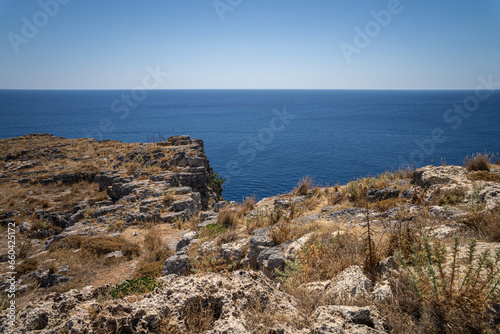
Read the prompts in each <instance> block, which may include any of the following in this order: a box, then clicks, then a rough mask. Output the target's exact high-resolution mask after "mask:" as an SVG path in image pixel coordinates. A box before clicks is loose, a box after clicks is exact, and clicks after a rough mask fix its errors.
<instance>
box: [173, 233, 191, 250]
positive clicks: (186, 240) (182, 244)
mask: <svg viewBox="0 0 500 334" xmlns="http://www.w3.org/2000/svg"><path fill="white" fill-rule="evenodd" d="M195 236H196V232H193V231H191V232H187V233H185V234H184V235H183V236H182V239H181V240H179V242H178V243H177V245H176V246H175V251H176V252H178V251H180V250H181V249H183V248H184V247H187V246H189V244H190V243H191V242H192V241H193V240H194V239H195Z"/></svg>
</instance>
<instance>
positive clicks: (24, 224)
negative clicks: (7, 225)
mask: <svg viewBox="0 0 500 334" xmlns="http://www.w3.org/2000/svg"><path fill="white" fill-rule="evenodd" d="M17 228H18V229H19V233H21V234H24V233H26V232H29V230H31V224H30V223H28V222H22V223H21V224H20V225H18V226H17Z"/></svg>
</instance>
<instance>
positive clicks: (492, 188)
mask: <svg viewBox="0 0 500 334" xmlns="http://www.w3.org/2000/svg"><path fill="white" fill-rule="evenodd" d="M479 199H480V200H481V201H482V202H483V203H484V204H485V208H486V209H487V210H493V209H495V208H496V207H497V206H498V205H499V204H500V185H498V184H489V185H486V186H485V187H484V188H483V189H482V190H481V192H480V193H479Z"/></svg>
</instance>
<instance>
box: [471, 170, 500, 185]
mask: <svg viewBox="0 0 500 334" xmlns="http://www.w3.org/2000/svg"><path fill="white" fill-rule="evenodd" d="M467 178H468V179H469V180H472V181H486V182H500V175H498V174H496V173H491V172H488V171H485V170H483V171H477V172H472V173H469V174H467Z"/></svg>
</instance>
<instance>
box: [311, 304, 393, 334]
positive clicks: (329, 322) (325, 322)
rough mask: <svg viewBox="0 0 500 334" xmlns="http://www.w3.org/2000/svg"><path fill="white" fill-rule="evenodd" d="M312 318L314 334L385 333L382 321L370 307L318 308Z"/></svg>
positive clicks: (330, 306)
mask: <svg viewBox="0 0 500 334" xmlns="http://www.w3.org/2000/svg"><path fill="white" fill-rule="evenodd" d="M312 317H313V319H315V321H314V333H318V334H327V333H338V334H344V333H345V334H348V333H356V334H378V333H386V329H385V325H384V319H383V318H382V316H381V315H380V314H379V313H378V311H377V310H376V309H375V308H374V307H372V306H367V307H357V306H334V305H328V306H320V307H318V308H317V309H316V311H315V312H314V314H313V315H312Z"/></svg>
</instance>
